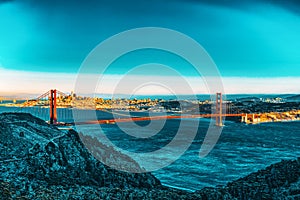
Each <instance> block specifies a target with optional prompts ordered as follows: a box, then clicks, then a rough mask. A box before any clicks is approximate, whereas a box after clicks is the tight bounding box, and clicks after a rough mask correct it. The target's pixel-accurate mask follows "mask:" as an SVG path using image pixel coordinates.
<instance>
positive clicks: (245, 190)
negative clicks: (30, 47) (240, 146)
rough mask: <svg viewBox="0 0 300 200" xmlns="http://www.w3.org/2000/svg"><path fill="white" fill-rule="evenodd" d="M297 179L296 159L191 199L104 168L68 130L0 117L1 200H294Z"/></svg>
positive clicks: (148, 179)
mask: <svg viewBox="0 0 300 200" xmlns="http://www.w3.org/2000/svg"><path fill="white" fill-rule="evenodd" d="M87 139H88V140H91V141H92V140H93V138H87ZM94 142H97V146H100V147H101V149H105V148H109V147H107V146H105V145H103V144H101V143H99V142H98V141H96V140H95V141H94ZM110 151H111V149H110ZM105 152H106V151H100V152H99V153H100V154H101V153H105ZM114 155H116V156H115V157H113V156H110V155H104V154H103V155H101V156H102V157H107V159H110V161H111V162H112V163H119V162H118V157H123V158H124V156H125V157H126V155H122V154H121V153H119V152H115V153H114ZM126 160H128V163H126V165H127V166H126V167H128V166H129V165H130V166H129V167H132V168H135V169H138V168H139V166H138V164H137V163H136V162H135V161H134V160H132V159H131V158H129V157H127V158H126ZM299 177H300V158H298V159H297V160H294V161H282V162H280V163H277V164H274V165H271V166H269V167H267V168H266V169H265V170H261V171H258V172H256V173H252V174H250V175H249V176H247V177H244V178H241V179H239V180H236V181H233V182H231V183H228V184H227V185H226V186H222V187H218V188H204V189H202V190H200V191H196V192H194V193H190V192H186V191H182V190H177V189H172V188H168V187H165V186H162V185H161V184H160V182H159V180H158V179H156V178H155V177H154V176H153V175H151V174H150V173H144V174H130V173H125V172H120V171H116V170H114V169H111V168H109V167H107V166H105V165H103V164H102V163H100V162H99V161H98V160H96V159H94V158H93V157H92V156H91V155H90V153H89V152H88V151H87V150H86V148H85V147H84V146H83V144H82V142H81V141H80V138H79V135H78V133H77V132H75V131H73V130H69V131H61V130H58V129H57V128H55V127H51V126H49V125H48V124H46V123H45V122H44V121H42V120H40V119H38V118H36V117H33V116H32V115H30V114H20V113H18V114H16V113H6V114H0V199H15V198H17V197H19V198H24V199H177V200H178V199H286V198H288V197H289V198H290V199H299V198H300V179H299Z"/></svg>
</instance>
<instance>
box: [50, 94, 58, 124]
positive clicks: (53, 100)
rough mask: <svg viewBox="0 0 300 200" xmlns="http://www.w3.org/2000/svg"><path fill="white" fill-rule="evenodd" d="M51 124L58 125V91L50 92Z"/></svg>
mask: <svg viewBox="0 0 300 200" xmlns="http://www.w3.org/2000/svg"><path fill="white" fill-rule="evenodd" d="M49 101H50V102H49V103H50V124H56V123H57V113H56V90H50V98H49Z"/></svg>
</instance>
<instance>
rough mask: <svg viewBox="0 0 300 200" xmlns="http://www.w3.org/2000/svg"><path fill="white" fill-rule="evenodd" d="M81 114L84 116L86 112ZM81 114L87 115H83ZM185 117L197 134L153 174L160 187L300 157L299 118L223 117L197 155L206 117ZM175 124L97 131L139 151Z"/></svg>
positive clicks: (217, 180) (224, 177) (159, 143)
mask: <svg viewBox="0 0 300 200" xmlns="http://www.w3.org/2000/svg"><path fill="white" fill-rule="evenodd" d="M9 111H14V112H31V113H33V114H35V115H38V116H39V117H41V118H43V119H48V117H49V116H48V112H49V110H48V109H47V108H44V110H43V109H40V108H26V109H20V108H6V107H0V112H9ZM135 114H138V113H135ZM85 115H86V116H88V113H86V114H85ZM97 115H98V117H99V118H105V117H107V116H108V115H109V114H107V113H103V112H101V111H100V112H98V113H97ZM106 115H107V116H106ZM82 116H83V118H86V116H84V114H82ZM58 118H59V119H61V120H62V121H68V120H72V110H71V109H58ZM184 120H185V121H184V124H185V126H186V127H187V128H186V131H188V130H189V126H194V125H195V123H194V121H193V120H199V125H198V127H197V135H196V137H195V139H194V141H193V142H192V143H191V145H190V147H189V148H188V150H187V151H186V152H185V153H184V154H183V155H182V156H181V157H180V158H179V159H178V160H176V161H175V162H173V163H172V164H170V165H169V166H167V167H165V168H162V169H159V170H157V171H154V172H153V174H154V175H155V176H156V177H157V178H158V179H159V180H160V181H161V182H162V184H164V185H168V186H171V187H176V188H181V189H186V190H192V191H194V190H199V189H201V188H203V187H213V186H217V185H223V184H226V183H227V182H228V181H232V180H235V179H238V178H240V177H243V176H246V175H248V174H249V173H251V172H255V171H257V170H260V169H263V168H265V167H266V166H268V165H270V164H272V163H276V162H279V161H281V160H283V159H294V158H296V157H299V156H300V122H276V123H263V124H257V125H245V124H242V123H236V122H231V121H226V123H225V126H224V127H223V131H222V134H221V136H220V138H219V140H218V142H217V144H216V146H215V147H214V149H213V150H212V151H211V152H210V154H208V156H206V157H204V158H200V157H199V150H200V147H201V145H202V142H203V139H204V137H205V134H206V132H207V129H208V126H209V122H210V120H209V119H184ZM180 123H181V120H180V119H172V120H167V121H166V123H165V124H164V126H163V128H162V129H161V130H159V131H158V133H157V134H156V135H154V136H152V137H150V138H136V137H133V136H130V135H127V134H126V133H124V131H122V130H121V129H120V128H119V127H118V126H117V124H104V125H101V128H102V130H103V133H102V134H106V136H107V137H108V138H109V139H110V141H111V142H113V144H114V145H116V146H118V147H119V148H121V149H124V150H127V151H132V152H136V153H140V152H151V151H155V150H158V149H160V148H163V147H164V146H165V145H167V144H168V143H169V142H170V141H171V140H172V139H173V138H174V136H175V135H176V134H177V131H178V127H179V125H180ZM148 124H149V122H138V125H139V126H142V127H146V126H147V125H148ZM86 128H87V129H88V127H86ZM190 128H192V127H190ZM141 130H142V131H141ZM143 130H144V131H147V128H145V129H139V133H140V134H141V135H142V134H143ZM90 131H91V132H93V129H92V128H91V129H90ZM92 134H93V133H92ZM95 134H99V133H95ZM166 156H168V155H166Z"/></svg>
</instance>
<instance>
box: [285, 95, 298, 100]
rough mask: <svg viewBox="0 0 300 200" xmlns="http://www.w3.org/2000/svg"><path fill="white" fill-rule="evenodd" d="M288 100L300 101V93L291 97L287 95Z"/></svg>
mask: <svg viewBox="0 0 300 200" xmlns="http://www.w3.org/2000/svg"><path fill="white" fill-rule="evenodd" d="M286 100H287V101H300V95H294V96H290V97H286Z"/></svg>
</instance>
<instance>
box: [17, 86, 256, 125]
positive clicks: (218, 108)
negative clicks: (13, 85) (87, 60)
mask: <svg viewBox="0 0 300 200" xmlns="http://www.w3.org/2000/svg"><path fill="white" fill-rule="evenodd" d="M67 96H69V95H67V94H65V93H63V92H61V91H59V90H56V89H51V90H49V91H47V92H46V93H44V94H42V95H40V96H38V97H37V98H35V99H31V100H28V101H26V102H24V103H23V104H21V105H20V108H21V109H24V108H28V107H33V108H35V107H43V111H42V112H43V113H44V116H45V112H48V116H49V124H52V125H63V124H65V123H64V122H62V121H58V112H57V111H58V107H57V100H58V99H59V97H67ZM215 102H216V104H215V113H210V114H207V113H206V114H200V113H199V114H185V115H158V116H130V115H128V117H123V118H113V119H99V120H85V121H82V122H76V124H110V123H118V122H130V121H150V120H163V119H184V118H214V119H215V125H216V126H223V119H224V118H225V117H241V119H242V122H247V121H252V122H254V121H255V119H257V118H259V116H260V114H257V113H252V114H247V113H231V112H230V110H229V112H223V104H224V103H223V99H222V93H216V100H215ZM46 107H47V108H49V109H45V108H46ZM24 111H25V110H24ZM64 111H66V110H64ZM64 111H63V110H61V112H60V116H61V117H62V118H66V114H64V113H63V112H64ZM67 112H68V115H69V118H72V116H70V115H72V112H71V109H69V110H67ZM30 113H31V114H33V115H35V116H37V117H39V116H40V115H41V110H40V109H37V111H35V112H34V111H31V112H30ZM46 116H47V114H46ZM63 116H65V117H63ZM44 118H45V117H44ZM44 120H45V119H44ZM45 121H47V120H45ZM68 124H72V123H68ZM73 124H74V122H73Z"/></svg>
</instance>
